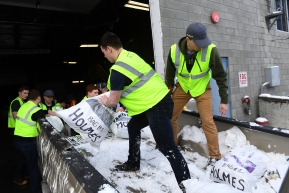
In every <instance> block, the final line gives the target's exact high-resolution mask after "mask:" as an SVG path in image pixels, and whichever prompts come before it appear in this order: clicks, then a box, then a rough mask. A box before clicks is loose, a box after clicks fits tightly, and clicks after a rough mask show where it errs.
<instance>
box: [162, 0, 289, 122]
mask: <svg viewBox="0 0 289 193" xmlns="http://www.w3.org/2000/svg"><path fill="white" fill-rule="evenodd" d="M159 2H160V12H161V25H162V31H163V44H164V60H165V62H166V61H167V56H168V53H169V50H170V46H171V45H172V44H174V43H176V42H178V40H179V39H180V38H181V37H184V36H185V32H186V28H187V26H188V25H189V24H190V23H192V22H195V21H197V22H202V23H203V24H205V25H206V26H207V32H208V36H209V37H210V39H211V40H212V42H213V43H214V44H216V45H217V48H218V50H219V52H220V55H221V56H222V57H227V58H228V66H229V79H230V81H229V82H230V83H229V84H230V85H229V86H230V92H231V95H230V101H231V108H232V109H231V110H232V118H235V119H239V120H246V121H248V120H250V121H254V120H255V119H256V118H257V117H258V116H259V105H258V96H259V94H260V91H261V85H262V84H263V83H264V82H265V71H264V68H266V67H269V66H279V67H280V79H281V80H280V82H281V85H280V86H277V87H272V88H268V89H267V88H264V89H263V91H264V92H266V93H269V94H272V95H281V96H284V95H289V84H288V83H289V68H288V66H289V65H288V63H289V49H288V48H289V40H282V39H285V38H287V37H288V36H289V33H288V32H283V31H278V30H277V27H276V24H274V26H273V27H272V28H271V30H270V31H269V32H268V29H267V25H266V22H265V15H268V14H270V12H269V11H273V8H271V5H269V4H268V3H267V2H271V4H274V1H267V0H234V1H231V0H159ZM212 12H217V13H218V14H219V17H220V21H219V22H218V23H217V24H213V23H212V21H211V14H212ZM272 21H273V19H272V20H271V22H272ZM239 71H247V74H248V87H245V88H240V87H239V77H238V72H239ZM244 95H248V96H250V99H251V112H252V114H251V116H250V117H248V115H245V114H244V111H243V108H242V105H241V98H242V97H243V96H244Z"/></svg>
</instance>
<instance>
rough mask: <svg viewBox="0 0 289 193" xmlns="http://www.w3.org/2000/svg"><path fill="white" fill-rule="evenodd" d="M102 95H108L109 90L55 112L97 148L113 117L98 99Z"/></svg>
mask: <svg viewBox="0 0 289 193" xmlns="http://www.w3.org/2000/svg"><path fill="white" fill-rule="evenodd" d="M103 95H109V92H108V93H104V94H102V95H99V96H96V97H93V98H88V99H86V100H83V101H81V102H80V103H78V104H77V105H75V106H72V107H70V108H69V109H65V110H63V111H57V112H56V115H57V116H59V117H61V118H62V119H63V120H64V121H65V122H66V123H67V124H68V125H69V126H70V127H71V128H73V129H74V130H76V131H77V132H78V133H79V134H80V135H81V136H82V138H83V139H85V140H86V141H87V142H88V143H90V145H92V146H93V147H95V148H97V149H98V148H99V146H100V143H101V142H102V141H103V139H104V138H105V137H106V134H107V132H108V131H109V128H110V125H111V124H112V121H113V118H114V117H113V110H112V109H110V108H108V107H106V106H104V105H103V104H102V103H101V102H99V101H98V98H99V97H101V96H103Z"/></svg>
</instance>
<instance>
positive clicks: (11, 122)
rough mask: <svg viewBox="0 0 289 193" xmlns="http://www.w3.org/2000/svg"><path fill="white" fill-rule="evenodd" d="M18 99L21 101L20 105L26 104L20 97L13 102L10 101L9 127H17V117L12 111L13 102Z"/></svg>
mask: <svg viewBox="0 0 289 193" xmlns="http://www.w3.org/2000/svg"><path fill="white" fill-rule="evenodd" d="M16 100H18V101H19V103H20V107H21V106H22V105H23V104H24V102H23V101H22V100H21V99H20V98H19V97H17V98H15V99H14V100H13V101H12V102H11V103H10V109H9V112H8V128H15V119H14V118H13V113H12V103H13V102H14V101H16Z"/></svg>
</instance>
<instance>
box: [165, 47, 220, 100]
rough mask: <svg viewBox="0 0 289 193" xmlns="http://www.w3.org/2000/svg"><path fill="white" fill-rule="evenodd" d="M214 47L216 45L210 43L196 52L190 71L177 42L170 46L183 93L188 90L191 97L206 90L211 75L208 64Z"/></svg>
mask: <svg viewBox="0 0 289 193" xmlns="http://www.w3.org/2000/svg"><path fill="white" fill-rule="evenodd" d="M214 47H216V46H215V45H214V44H210V45H209V46H207V47H206V48H202V49H201V50H200V51H199V52H198V53H197V56H196V59H195V62H194V65H193V68H192V70H191V72H188V70H187V66H186V61H185V56H184V55H183V54H182V53H181V51H180V49H179V46H178V45H177V44H174V45H172V46H171V58H172V62H173V63H174V64H175V66H176V76H177V78H178V82H179V84H180V85H181V87H182V89H183V90H184V92H185V93H188V91H190V94H191V95H192V96H193V97H197V96H200V95H201V94H203V93H204V92H205V91H206V88H207V85H208V83H209V81H210V79H211V76H212V75H211V72H210V66H209V65H210V58H211V52H212V49H213V48H214Z"/></svg>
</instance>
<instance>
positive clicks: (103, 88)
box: [98, 82, 108, 94]
mask: <svg viewBox="0 0 289 193" xmlns="http://www.w3.org/2000/svg"><path fill="white" fill-rule="evenodd" d="M98 87H99V90H100V92H101V93H100V94H102V93H106V92H108V89H107V84H106V83H105V82H102V83H99V84H98Z"/></svg>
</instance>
